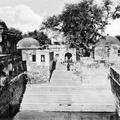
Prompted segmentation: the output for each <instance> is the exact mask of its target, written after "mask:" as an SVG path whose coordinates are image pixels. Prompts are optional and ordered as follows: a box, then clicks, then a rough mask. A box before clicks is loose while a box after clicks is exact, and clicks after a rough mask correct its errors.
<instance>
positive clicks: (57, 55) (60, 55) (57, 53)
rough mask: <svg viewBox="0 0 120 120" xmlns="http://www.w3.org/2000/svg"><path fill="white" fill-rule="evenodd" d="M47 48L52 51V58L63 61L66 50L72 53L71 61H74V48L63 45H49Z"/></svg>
mask: <svg viewBox="0 0 120 120" xmlns="http://www.w3.org/2000/svg"><path fill="white" fill-rule="evenodd" d="M49 49H50V50H51V51H53V52H54V60H57V61H61V62H64V61H65V54H66V53H67V52H69V53H71V54H72V60H73V62H76V49H75V48H67V46H65V45H50V46H49Z"/></svg>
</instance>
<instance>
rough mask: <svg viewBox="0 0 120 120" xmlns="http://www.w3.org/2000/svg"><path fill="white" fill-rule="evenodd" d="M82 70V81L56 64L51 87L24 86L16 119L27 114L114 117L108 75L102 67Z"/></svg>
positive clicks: (42, 85) (45, 85) (64, 66)
mask: <svg viewBox="0 0 120 120" xmlns="http://www.w3.org/2000/svg"><path fill="white" fill-rule="evenodd" d="M83 69H84V73H82V74H83V75H84V76H83V77H82V79H81V78H79V76H76V75H75V74H73V71H67V70H66V65H63V64H60V63H57V67H56V70H55V71H54V72H53V75H52V78H51V81H50V83H45V84H41V85H40V84H39V85H33V84H31V85H27V89H26V92H25V94H24V98H23V101H22V104H21V108H20V113H18V114H17V116H19V115H20V114H22V113H24V112H28V111H39V112H63V111H64V112H101V113H103V112H105V113H106V112H108V113H115V112H116V107H115V100H114V97H113V94H112V92H111V86H110V81H109V80H108V78H107V72H108V71H107V70H106V69H104V68H102V67H101V68H100V69H94V70H92V71H91V70H90V69H87V68H83ZM17 116H16V117H17Z"/></svg>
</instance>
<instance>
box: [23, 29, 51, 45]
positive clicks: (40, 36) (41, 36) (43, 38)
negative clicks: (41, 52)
mask: <svg viewBox="0 0 120 120" xmlns="http://www.w3.org/2000/svg"><path fill="white" fill-rule="evenodd" d="M23 37H32V38H34V39H36V40H38V41H39V43H40V45H41V46H42V45H47V44H51V41H50V39H49V38H48V36H47V35H46V34H45V33H44V32H40V31H37V30H34V31H33V32H28V33H27V34H24V35H23Z"/></svg>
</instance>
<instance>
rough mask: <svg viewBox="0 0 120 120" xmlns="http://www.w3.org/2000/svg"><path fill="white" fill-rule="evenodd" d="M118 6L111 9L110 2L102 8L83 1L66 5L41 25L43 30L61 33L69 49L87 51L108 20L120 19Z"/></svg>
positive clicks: (86, 0) (105, 0) (92, 1)
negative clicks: (60, 11) (74, 48)
mask: <svg viewBox="0 0 120 120" xmlns="http://www.w3.org/2000/svg"><path fill="white" fill-rule="evenodd" d="M119 11H120V6H115V7H114V9H113V7H112V2H111V1H110V0H104V1H103V4H102V6H98V5H97V4H95V2H94V0H89V1H88V0H83V1H81V2H80V3H77V4H67V5H66V6H65V8H64V10H63V11H62V13H61V14H59V15H54V16H50V17H48V18H47V19H46V21H44V22H43V23H42V25H43V29H51V30H54V31H56V30H57V31H61V32H63V33H64V35H65V36H66V38H67V43H68V44H69V46H70V47H76V48H77V49H79V48H80V47H83V48H85V49H89V46H90V44H94V43H95V42H96V40H97V38H98V37H100V36H102V34H103V33H104V29H105V27H106V25H107V24H108V23H109V22H108V20H109V19H110V18H111V19H116V18H119V17H120V12H119Z"/></svg>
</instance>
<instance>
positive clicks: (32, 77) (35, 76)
mask: <svg viewBox="0 0 120 120" xmlns="http://www.w3.org/2000/svg"><path fill="white" fill-rule="evenodd" d="M27 74H28V77H29V82H28V83H31V84H39V83H43V82H46V81H49V78H50V70H49V67H46V66H39V71H37V72H33V71H32V72H30V71H28V72H27Z"/></svg>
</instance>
